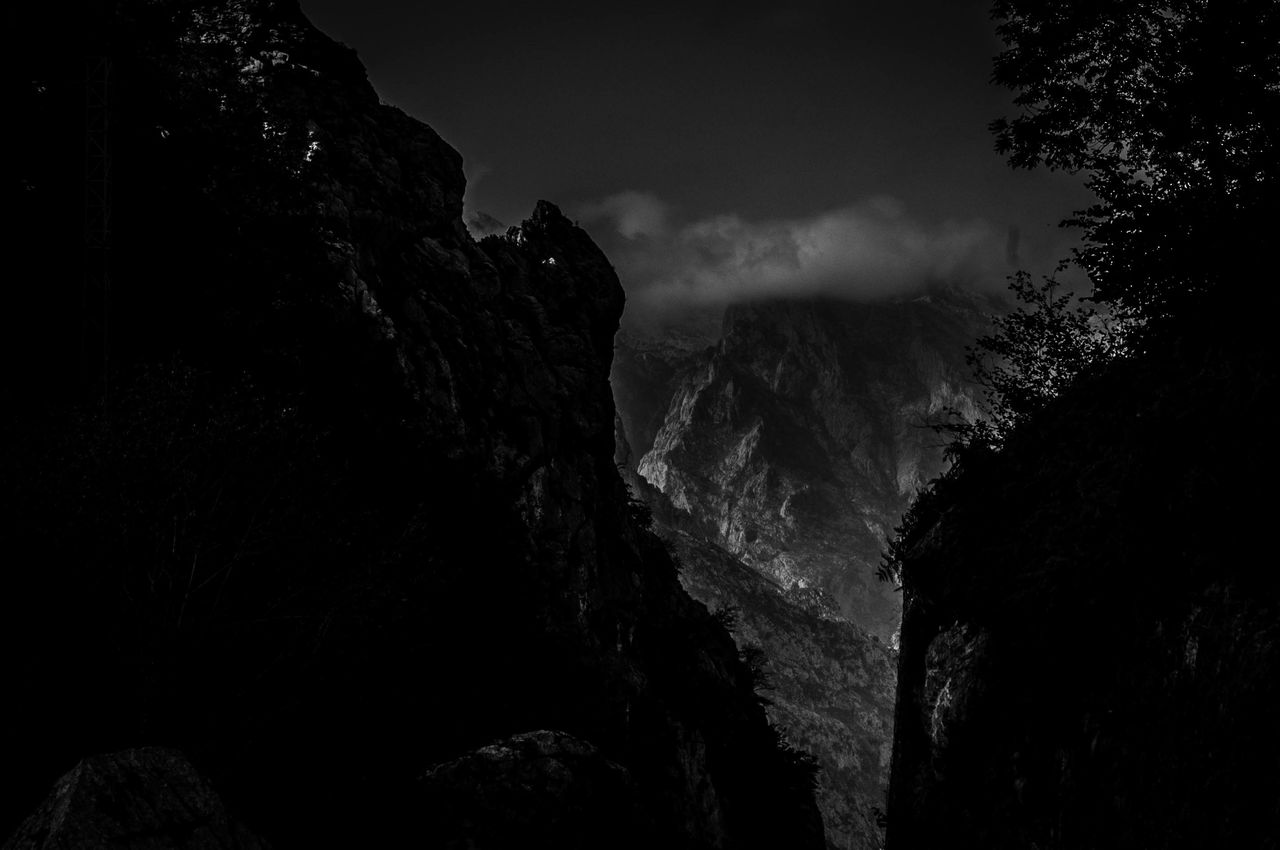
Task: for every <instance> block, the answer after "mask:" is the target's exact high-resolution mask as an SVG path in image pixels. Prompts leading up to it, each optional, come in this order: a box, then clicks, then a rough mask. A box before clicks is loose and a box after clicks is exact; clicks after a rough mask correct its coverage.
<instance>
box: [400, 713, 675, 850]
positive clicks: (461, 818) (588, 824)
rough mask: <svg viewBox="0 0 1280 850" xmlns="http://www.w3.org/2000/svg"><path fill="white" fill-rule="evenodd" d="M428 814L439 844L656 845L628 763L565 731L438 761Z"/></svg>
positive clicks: (426, 792) (426, 788)
mask: <svg viewBox="0 0 1280 850" xmlns="http://www.w3.org/2000/svg"><path fill="white" fill-rule="evenodd" d="M423 796H424V797H425V799H426V801H427V803H426V806H425V809H426V811H425V813H424V817H425V818H426V820H427V822H428V823H429V824H431V826H430V827H429V828H428V834H430V835H432V836H433V839H434V840H433V844H432V846H436V847H447V848H453V847H458V848H461V847H485V848H497V847H557V848H564V850H591V848H599V847H616V848H620V850H627V848H635V850H640V848H645V847H651V846H653V842H654V841H655V840H656V837H655V835H654V829H653V824H652V823H651V822H650V820H649V819H648V818H647V817H646V816H645V813H644V811H643V808H642V806H641V798H640V795H639V793H638V792H637V790H636V788H635V783H634V782H633V781H632V779H631V775H630V774H629V773H628V771H627V770H626V768H624V767H622V766H621V765H619V764H617V763H616V762H612V761H609V760H608V759H606V758H605V757H604V756H603V755H601V754H600V751H599V750H597V749H596V748H595V747H593V746H592V745H591V744H589V743H587V742H585V741H582V740H579V739H577V738H573V737H571V736H569V735H565V734H564V733H561V732H552V731H547V730H542V731H538V732H527V733H524V734H521V735H515V736H513V737H511V738H508V739H505V740H502V741H498V742H496V743H493V744H490V745H488V746H486V747H482V748H480V749H478V750H475V751H474V752H471V753H467V754H466V755H464V756H462V757H460V758H458V759H455V760H454V761H451V762H448V763H447V764H442V765H438V766H437V767H435V768H433V769H432V770H431V771H430V772H428V773H427V775H426V776H425V777H424V779H423Z"/></svg>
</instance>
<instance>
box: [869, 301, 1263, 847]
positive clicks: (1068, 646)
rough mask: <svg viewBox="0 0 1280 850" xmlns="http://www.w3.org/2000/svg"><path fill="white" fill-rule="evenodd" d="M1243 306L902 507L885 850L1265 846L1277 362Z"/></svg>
mask: <svg viewBox="0 0 1280 850" xmlns="http://www.w3.org/2000/svg"><path fill="white" fill-rule="evenodd" d="M1213 306H1214V305H1212V304H1211V305H1210V307H1211V308H1212V307H1213ZM1234 306H1235V305H1228V304H1221V305H1218V307H1217V309H1204V310H1201V311H1198V315H1196V316H1194V317H1193V318H1192V319H1191V320H1183V321H1181V322H1179V323H1178V324H1176V325H1173V326H1171V327H1165V328H1164V333H1163V335H1161V336H1157V337H1155V339H1154V341H1153V342H1149V343H1148V344H1147V345H1146V346H1144V350H1143V351H1142V352H1141V353H1140V354H1138V355H1135V356H1134V357H1133V358H1132V359H1130V360H1126V361H1120V362H1117V363H1114V364H1112V365H1110V366H1109V367H1107V368H1105V369H1102V370H1099V371H1097V372H1096V373H1094V374H1091V375H1088V376H1086V377H1085V378H1083V379H1082V380H1080V381H1079V382H1078V383H1077V384H1076V385H1075V386H1074V387H1073V388H1072V389H1070V390H1069V391H1068V392H1067V393H1065V394H1064V395H1063V396H1062V397H1060V398H1058V399H1057V400H1055V401H1054V402H1053V403H1052V404H1051V405H1050V406H1049V407H1048V408H1047V409H1046V410H1044V411H1043V412H1042V413H1040V414H1038V415H1037V416H1036V417H1035V418H1034V419H1032V420H1030V421H1029V422H1028V423H1027V424H1026V426H1025V427H1022V428H1020V429H1019V430H1018V431H1017V432H1015V434H1014V435H1013V436H1012V437H1011V438H1010V440H1009V442H1008V443H1007V445H1006V446H1005V448H1004V449H1003V450H1002V451H1001V452H1000V453H999V454H997V455H982V454H976V453H971V454H969V455H966V456H965V459H964V461H963V463H962V468H961V470H960V474H959V475H957V476H953V477H950V478H947V479H944V480H943V481H942V482H940V483H939V485H938V487H937V489H936V491H935V492H934V493H932V494H931V495H930V496H929V497H928V498H927V499H925V500H924V501H923V502H922V503H921V505H920V506H919V507H918V508H916V509H915V515H914V519H913V520H912V522H911V525H910V529H909V533H908V534H907V536H906V538H905V539H904V541H903V543H902V551H903V553H904V558H903V561H902V571H903V583H904V587H905V593H906V606H905V615H904V621H903V629H902V643H901V654H900V664H899V678H898V699H897V708H896V718H895V743H894V755H893V768H892V780H891V792H890V808H889V826H888V835H887V838H888V845H887V846H888V847H890V848H892V850H904V848H911V849H914V848H934V847H943V846H945V847H958V848H970V847H972V848H1006V847H1007V848H1015V847H1016V848H1026V847H1040V848H1063V849H1064V850H1065V848H1078V847H1094V848H1123V847H1146V848H1193V847H1194V848H1198V847H1259V848H1274V847H1276V846H1277V841H1278V840H1280V838H1278V836H1280V794H1277V789H1278V788H1280V785H1278V784H1277V773H1276V767H1277V765H1280V732H1278V731H1277V726H1276V723H1275V706H1276V704H1277V701H1278V700H1280V602H1278V600H1280V585H1278V584H1277V578H1276V573H1275V570H1273V569H1271V568H1270V567H1269V566H1268V563H1269V555H1268V551H1269V546H1270V541H1269V536H1268V533H1267V530H1268V529H1269V528H1270V527H1271V525H1272V523H1273V521H1274V514H1275V508H1276V499H1275V496H1274V493H1272V492H1270V491H1269V489H1268V485H1264V486H1261V487H1260V486H1259V482H1270V481H1272V480H1274V478H1275V476H1276V474H1277V471H1278V470H1277V468H1276V466H1277V464H1276V454H1275V451H1274V448H1273V447H1272V446H1271V445H1270V444H1269V443H1270V437H1269V435H1268V434H1267V433H1266V430H1265V429H1259V428H1257V427H1255V424H1256V423H1258V422H1261V421H1263V420H1264V419H1265V413H1264V411H1265V410H1266V409H1268V406H1269V403H1270V400H1271V399H1272V398H1274V396H1275V394H1276V392H1277V389H1278V387H1277V368H1276V365H1277V364H1276V359H1275V351H1274V349H1273V346H1272V345H1271V343H1270V342H1269V341H1268V339H1269V337H1268V334H1269V329H1268V328H1266V327H1265V322H1269V321H1270V314H1269V312H1268V311H1261V313H1260V316H1257V317H1250V316H1243V315H1241V314H1240V312H1239V311H1238V310H1236V309H1234ZM1261 316H1265V317H1266V318H1261ZM1168 324H1169V323H1167V322H1166V325H1168Z"/></svg>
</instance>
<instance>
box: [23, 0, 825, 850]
mask: <svg viewBox="0 0 1280 850" xmlns="http://www.w3.org/2000/svg"><path fill="white" fill-rule="evenodd" d="M108 7H109V8H112V9H114V13H113V14H114V17H113V18H110V19H109V22H110V25H111V26H110V30H109V37H105V38H104V37H102V35H101V33H98V34H95V33H94V32H93V31H92V30H87V31H85V32H83V33H80V34H79V35H75V34H72V33H68V34H67V35H66V38H65V39H61V36H60V33H61V32H62V29H61V28H62V27H67V26H72V25H76V24H79V23H82V22H81V21H79V20H78V19H77V20H75V21H71V22H70V23H66V22H64V23H61V24H60V23H58V22H57V21H53V20H39V21H36V22H34V23H30V24H29V25H24V31H29V32H31V33H33V42H32V44H30V45H23V46H22V51H23V54H22V61H23V62H24V63H26V66H27V71H28V72H29V76H30V78H31V79H33V80H37V81H40V80H44V82H38V84H33V85H32V86H31V87H30V88H29V90H26V89H24V91H23V92H22V98H21V100H20V102H19V103H18V104H17V106H16V108H17V109H18V110H19V114H20V115H21V116H23V118H24V121H26V122H28V123H29V125H30V126H31V127H32V128H33V132H36V133H40V134H44V135H45V136H47V138H48V146H47V150H44V149H41V148H40V147H39V146H38V145H34V144H33V145H32V150H31V156H30V157H28V158H26V159H24V160H23V161H22V169H23V174H22V180H23V182H24V185H26V186H28V187H29V189H28V190H24V193H22V194H21V195H20V197H19V198H17V199H16V201H15V203H17V204H18V207H17V208H18V211H19V216H18V217H19V218H20V219H22V220H23V224H22V225H21V227H23V228H25V229H23V230H20V232H19V237H20V238H23V239H29V240H30V247H31V252H30V254H31V256H33V257H39V258H40V259H41V265H40V267H39V269H38V274H39V276H40V279H41V281H42V282H43V283H47V285H44V286H41V287H34V288H32V289H31V291H30V292H27V293H24V296H23V297H25V298H30V299H34V301H33V304H34V306H33V307H32V309H34V310H37V311H38V312H39V314H41V315H47V316H62V317H65V319H62V320H59V325H61V324H62V323H63V322H65V324H67V325H70V326H72V327H78V326H80V325H81V322H80V321H78V320H79V319H85V326H86V327H87V326H88V325H89V324H90V322H89V320H90V319H92V318H93V317H92V316H88V315H84V314H82V312H81V311H82V307H81V306H80V305H81V299H80V292H81V286H82V282H83V280H84V277H83V275H84V271H83V265H82V258H81V257H79V256H77V254H76V252H74V251H68V250H66V247H65V246H66V244H79V242H78V240H80V239H81V238H82V233H83V231H82V229H81V227H82V222H80V221H78V220H77V221H74V222H72V221H67V220H66V216H65V210H67V209H71V210H72V211H77V216H76V218H77V219H78V218H79V216H78V211H79V206H78V205H79V204H80V203H81V202H82V200H83V197H84V196H83V191H84V187H83V182H82V181H83V172H82V170H81V169H80V165H81V162H82V156H83V150H82V147H81V145H82V143H83V120H84V94H85V93H84V89H83V83H84V68H83V67H82V66H80V65H79V64H78V63H76V64H75V65H74V67H67V66H66V65H65V63H64V62H63V61H61V59H60V57H63V56H64V55H66V54H67V53H68V51H70V53H71V54H72V55H80V52H81V51H87V52H90V53H95V52H106V53H109V54H110V55H111V57H112V60H113V63H114V69H113V78H112V83H111V86H112V95H113V97H112V101H111V102H112V104H113V106H112V107H111V109H112V113H111V122H110V126H111V141H110V144H111V145H112V146H113V150H114V152H115V154H114V176H113V180H114V193H115V195H114V203H115V206H114V209H113V227H114V230H113V232H112V240H113V242H112V250H111V256H110V263H111V266H112V268H111V272H112V277H113V287H112V290H111V298H112V301H111V306H110V310H111V324H110V330H111V336H110V338H109V346H108V347H109V352H108V354H109V356H108V357H104V358H98V357H97V354H96V353H95V349H94V347H93V346H91V345H90V346H85V347H79V346H74V345H69V344H68V342H67V341H66V340H65V339H60V338H58V335H57V334H52V335H51V334H49V333H48V330H47V327H46V328H44V329H36V328H35V327H34V324H35V323H32V322H30V321H29V319H28V318H26V316H27V315H29V314H28V313H26V312H25V311H22V312H21V315H22V316H23V318H21V320H16V321H10V322H8V323H7V326H6V329H8V330H12V331H13V333H12V334H8V335H6V340H5V341H6V342H7V343H14V342H15V341H16V344H17V345H19V347H21V348H23V349H24V351H25V355H24V356H25V357H26V360H27V362H30V363H32V364H33V366H32V370H33V371H35V372H38V373H39V374H37V375H36V376H35V378H34V379H32V380H30V381H25V380H24V382H18V383H15V384H14V385H9V386H6V388H5V392H6V393H7V394H8V395H9V400H10V401H12V402H13V404H11V405H6V410H8V411H11V417H12V418H11V419H6V421H5V428H6V433H7V434H8V435H10V439H8V440H6V441H5V444H4V445H5V452H4V454H3V457H0V471H2V472H3V474H2V475H0V479H2V480H3V481H4V490H3V492H2V493H0V507H3V510H2V511H0V516H3V518H4V519H3V521H4V522H5V527H4V528H3V529H2V530H3V532H4V534H5V536H6V539H8V540H10V541H12V545H13V548H14V551H19V550H21V551H25V552H40V553H41V555H40V561H39V563H38V567H37V564H36V563H34V562H32V563H27V564H24V565H21V566H20V567H19V568H18V569H16V570H15V573H16V576H15V583H16V584H15V586H14V587H13V588H12V590H13V592H12V593H6V594H5V597H4V601H3V608H2V610H0V621H3V624H4V625H3V628H4V630H5V631H4V633H3V634H2V635H0V638H3V645H4V646H6V647H15V646H20V645H21V646H31V647H35V650H33V651H32V652H30V653H27V654H24V655H21V656H17V655H13V656H6V658H5V662H6V671H7V673H8V674H9V675H10V677H11V679H10V681H11V682H12V683H13V685H14V686H13V687H12V689H11V691H12V692H14V693H23V694H25V695H26V698H24V700H22V701H21V704H19V705H16V706H14V708H15V712H16V716H15V717H13V718H12V722H9V723H7V724H6V728H5V730H4V735H5V742H4V743H5V750H6V752H8V753H12V758H10V759H9V760H7V762H6V764H5V765H4V766H3V770H4V771H5V774H6V775H5V780H6V781H5V785H6V787H24V788H36V789H38V788H40V787H42V786H45V784H46V783H47V782H48V781H50V780H51V779H52V778H53V776H52V771H53V770H55V769H56V767H55V765H56V766H60V765H62V764H65V763H68V761H70V760H72V759H73V758H77V757H80V756H81V755H82V754H83V753H84V752H92V751H95V750H100V749H104V748H105V746H104V743H103V742H112V741H118V740H165V741H172V742H174V743H175V744H177V745H179V746H181V747H182V748H183V750H184V751H186V752H189V753H191V755H192V758H193V759H196V760H197V761H198V763H200V764H201V765H208V766H209V767H208V769H209V771H210V775H211V776H212V777H213V779H214V780H215V781H216V782H217V783H218V786H219V787H220V788H222V789H223V791H224V793H225V794H226V795H227V796H228V797H229V798H230V799H232V800H233V801H234V802H235V804H236V805H237V806H238V807H239V808H240V809H242V810H243V811H244V812H245V816H246V821H247V822H249V823H252V824H254V825H255V828H259V829H260V830H261V831H262V833H263V834H264V835H265V836H267V837H268V838H269V839H271V840H273V841H275V842H277V843H289V844H291V843H298V844H306V843H308V842H310V843H332V842H343V841H346V842H349V843H352V844H353V845H372V844H378V843H389V844H392V845H400V844H405V843H423V842H426V843H430V840H431V836H429V835H422V834H421V829H422V824H421V823H420V822H419V820H418V819H417V818H416V817H415V813H414V810H413V805H414V801H415V800H417V799H420V798H418V797H416V796H415V794H416V791H415V787H416V786H415V779H416V777H418V776H420V775H421V774H422V771H423V770H424V769H426V768H427V767H428V766H430V765H432V764H437V763H443V762H448V761H450V760H453V759H456V758H459V757H460V756H462V755H463V754H464V753H466V752H469V751H471V750H474V749H475V748H477V747H481V746H484V745H486V744H487V743H489V742H492V741H494V740H496V739H500V738H503V737H505V736H508V735H511V734H514V733H518V732H521V731H525V730H529V729H555V730H562V731H564V732H565V733H567V734H570V735H572V736H574V737H575V738H577V739H581V740H583V741H589V742H590V744H591V745H592V746H594V747H596V748H597V749H598V750H599V752H600V753H602V754H603V757H604V758H607V759H609V760H611V761H613V762H616V763H617V764H619V765H622V766H623V767H624V768H625V769H626V770H627V771H628V772H629V773H630V775H631V777H632V780H633V781H634V783H635V788H636V793H637V794H638V796H639V799H640V805H641V806H642V808H643V810H644V811H645V812H646V813H647V816H648V817H649V818H650V819H651V820H652V823H653V830H654V835H655V836H657V839H656V843H657V844H659V845H661V846H670V847H757V846H759V847H773V846H783V845H786V846H794V847H813V846H820V845H821V842H822V838H821V823H820V821H819V819H818V815H817V811H816V809H815V808H814V805H813V801H812V792H811V789H810V787H809V782H810V774H809V773H808V772H807V771H806V769H805V766H804V765H803V764H802V763H801V762H800V761H799V760H797V759H796V758H795V756H794V754H791V753H789V752H787V751H785V749H783V748H780V747H779V746H778V742H777V736H776V733H775V732H774V731H773V730H772V729H771V728H770V727H769V725H768V723H767V719H766V717H765V714H764V712H763V709H762V708H761V707H760V706H759V705H758V703H757V702H756V700H755V697H754V695H753V693H752V689H751V678H750V673H749V670H748V668H747V667H746V666H745V665H744V664H743V663H742V662H741V661H740V660H739V659H738V657H737V653H736V649H735V647H734V645H733V642H732V640H731V639H730V638H729V636H728V635H727V633H725V631H724V630H723V629H722V628H721V627H720V626H719V625H718V624H717V623H716V622H715V621H714V620H713V619H712V618H711V616H710V615H709V614H708V613H707V611H706V610H705V608H704V607H703V606H702V605H700V604H698V603H696V602H694V601H693V600H692V599H690V598H689V597H688V596H687V594H685V592H684V591H683V590H682V589H681V588H680V586H679V583H678V580H677V576H676V571H675V569H674V566H673V565H672V563H671V561H670V558H669V557H668V556H667V554H666V553H665V550H664V549H663V547H662V545H661V544H660V542H659V541H658V540H657V539H656V538H655V537H653V535H652V534H650V533H649V532H648V531H647V530H645V528H643V527H642V525H641V524H639V523H637V522H636V521H635V518H634V517H633V516H632V514H631V513H630V512H629V511H628V509H627V504H626V491H625V488H624V486H623V484H622V482H621V480H620V478H619V476H618V473H617V471H616V469H615V468H614V466H613V450H614V419H615V416H614V407H613V401H612V398H611V395H610V389H609V383H608V375H609V369H610V359H611V355H612V344H613V343H612V340H613V335H614V332H615V330H616V328H617V323H618V317H619V315H620V313H621V310H622V302H623V295H622V290H621V287H620V286H619V284H618V281H617V278H616V276H615V275H614V273H613V270H612V268H611V267H610V265H609V263H608V261H607V260H606V258H605V257H604V256H603V255H602V254H601V253H600V251H599V250H598V249H597V248H596V246H595V245H594V244H593V243H592V242H591V240H590V238H589V237H588V236H587V235H586V234H585V233H584V232H583V231H582V230H580V229H578V228H577V227H575V226H574V225H573V224H572V223H570V222H569V221H567V220H566V219H565V218H564V217H563V216H561V215H560V213H559V212H558V210H557V209H556V208H555V207H554V206H552V205H550V204H546V203H540V204H539V205H538V206H537V208H536V209H535V210H534V211H533V214H532V215H531V217H530V218H529V220H528V221H526V222H524V223H523V225H522V226H521V227H520V228H518V229H516V230H513V231H511V232H509V233H508V235H506V236H504V237H490V238H488V239H486V240H484V241H483V242H481V243H476V242H474V241H473V240H472V239H471V237H470V236H469V235H468V233H467V231H466V229H465V228H464V226H463V224H462V220H461V215H462V195H463V190H464V182H463V177H462V169H461V158H460V157H459V155H458V154H457V153H456V152H455V151H453V150H452V149H451V148H450V147H449V146H448V145H447V144H446V143H445V142H444V141H442V140H441V139H440V137H439V136H438V135H437V134H436V133H435V132H433V131H432V130H431V129H430V128H428V127H426V126H424V125H423V124H421V123H419V122H417V121H415V120H413V119H411V118H409V117H408V116H406V115H405V114H404V113H402V112H400V111H399V110H397V109H395V108H393V107H390V106H386V105H383V104H381V103H379V101H378V98H377V96H376V94H375V93H374V91H373V89H372V88H371V87H370V86H369V84H368V82H367V81H366V79H365V75H364V71H363V69H362V67H361V66H360V64H359V62H358V61H357V60H356V58H355V56H354V54H353V53H352V52H351V51H349V50H347V49H345V48H343V47H341V46H339V45H337V44H335V43H334V42H332V41H330V40H329V39H327V38H326V37H324V36H323V35H322V34H320V33H319V32H318V31H316V30H315V29H314V28H312V27H311V26H310V24H309V23H308V22H307V21H306V20H305V19H304V18H303V16H302V15H301V13H300V11H299V10H298V7H297V5H296V3H294V2H292V1H291V0H234V2H229V3H224V2H216V3H215V2H196V3H186V2H182V3H179V2H127V3H121V4H103V8H104V9H106V8H108ZM37 13H38V14H48V15H50V16H53V15H54V14H55V13H54V12H41V11H39V10H32V11H31V12H30V13H29V14H37ZM42 40H43V41H42ZM68 134H69V136H70V138H72V139H74V140H75V141H76V146H73V150H72V152H71V153H70V154H68V152H67V151H66V150H64V149H63V147H59V146H60V145H62V146H65V142H64V139H65V138H66V137H67V136H68ZM68 162H71V163H73V164H74V165H75V168H73V169H70V171H72V172H74V174H73V175H72V176H68V171H69V169H68V167H67V163H68ZM10 326H11V327H10ZM68 352H80V353H79V354H78V355H77V354H74V353H73V354H68ZM77 357H78V358H79V362H76V359H77ZM104 360H105V362H103V361H104ZM69 361H70V362H69ZM76 367H79V368H76ZM104 367H105V369H104ZM64 369H65V371H61V370H64ZM42 370H43V371H42ZM85 371H87V372H89V373H90V374H95V373H101V372H102V371H105V372H106V374H107V384H108V388H109V392H108V393H106V394H105V395H99V396H98V397H97V398H96V399H95V403H94V404H92V405H85V406H82V407H77V406H76V405H75V404H74V403H73V402H74V401H76V392H75V390H74V389H73V388H72V387H71V386H69V385H71V384H74V383H75V381H76V376H77V373H83V372H85ZM24 394H25V395H24ZM103 402H105V403H103ZM50 411H51V412H50ZM84 693H93V694H95V701H96V702H97V703H98V705H99V706H100V708H99V710H96V711H94V712H92V713H91V716H88V717H84V716H83V714H84V713H83V711H82V710H81V707H82V706H83V694H84ZM64 760H65V761H64ZM30 796H31V794H30V793H29V794H28V795H27V796H26V797H24V795H22V794H18V795H15V796H13V797H10V798H7V799H5V800H4V801H3V807H4V808H3V817H0V822H2V823H3V825H4V828H5V829H7V828H9V827H10V826H11V825H14V824H16V822H17V820H18V819H19V818H20V817H21V816H22V815H24V814H25V813H26V812H27V811H29V810H30V807H31V806H32V805H34V803H35V800H33V799H30ZM317 812H323V813H324V816H323V817H317V816H316V813H317ZM526 814H527V815H529V816H530V817H536V814H535V813H526ZM453 834H457V833H453Z"/></svg>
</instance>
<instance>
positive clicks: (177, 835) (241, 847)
mask: <svg viewBox="0 0 1280 850" xmlns="http://www.w3.org/2000/svg"><path fill="white" fill-rule="evenodd" d="M89 847H118V848H121V850H161V848H164V849H165V850H168V848H179V849H180V850H266V848H267V847H268V845H267V844H266V843H265V842H263V841H262V840H261V839H259V838H258V837H257V836H255V835H253V833H251V832H249V830H247V829H246V828H245V827H244V825H243V824H241V823H240V822H239V821H237V820H236V819H235V818H234V817H232V816H231V815H229V814H228V813H227V810H226V807H225V806H224V805H223V803H222V800H221V799H220V798H219V797H218V795H217V793H216V792H215V791H214V790H213V788H212V787H211V786H210V785H209V783H208V781H207V780H205V779H204V777H202V776H200V774H199V773H197V772H196V770H195V768H193V767H192V766H191V764H190V763H189V762H188V761H187V760H186V759H185V758H184V757H183V755H182V754H181V753H179V752H176V751H174V750H165V749H161V748H158V747H145V748H142V749H136V750H125V751H123V752H119V753H111V754H109V755H101V756H93V757H92V758H87V759H85V760H84V761H82V762H80V763H79V764H77V765H76V766H75V767H74V768H72V769H71V771H70V772H68V773H67V774H66V775H65V776H63V777H62V778H61V779H59V780H58V782H57V784H56V785H55V786H54V788H53V791H52V792H51V793H50V794H49V796H48V798H46V799H45V801H44V803H42V804H41V805H40V808H39V809H37V810H36V811H35V812H34V813H33V814H32V815H31V817H29V818H27V820H26V821H25V822H23V824H22V826H21V827H19V828H18V831H17V832H16V833H14V835H13V836H12V837H11V838H10V839H9V840H8V841H7V842H5V845H4V848H5V850H84V848H89Z"/></svg>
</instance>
